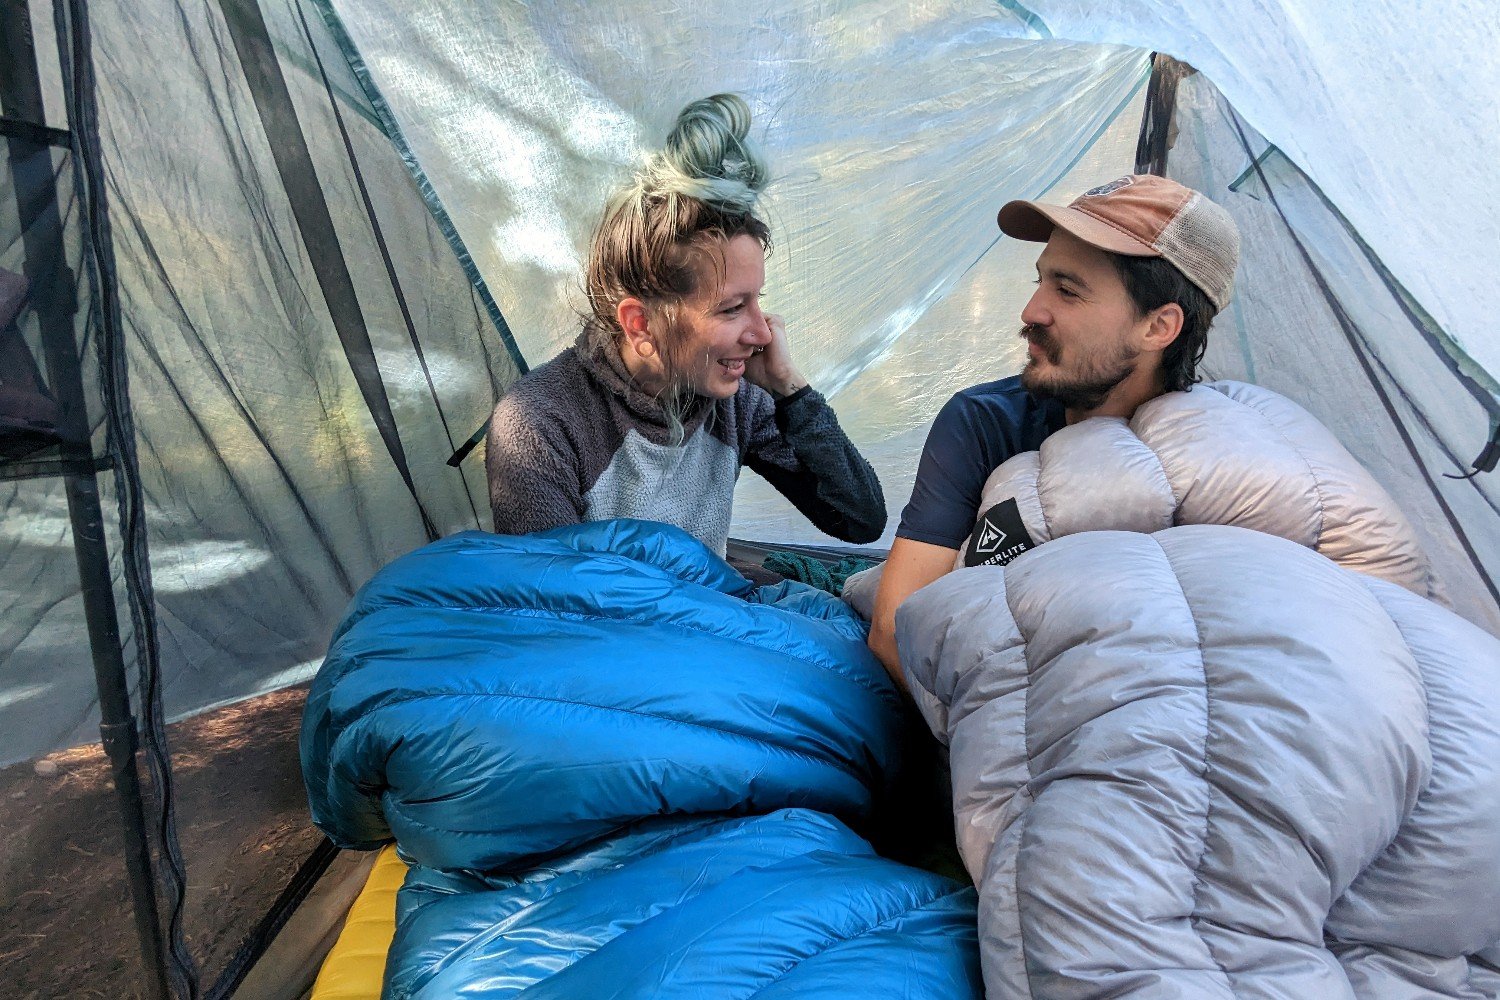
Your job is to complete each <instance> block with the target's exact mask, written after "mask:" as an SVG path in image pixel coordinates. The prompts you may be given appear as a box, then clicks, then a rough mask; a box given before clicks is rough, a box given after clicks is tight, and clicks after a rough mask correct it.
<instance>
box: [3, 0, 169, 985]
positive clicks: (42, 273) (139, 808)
mask: <svg viewBox="0 0 1500 1000" xmlns="http://www.w3.org/2000/svg"><path fill="white" fill-rule="evenodd" d="M0 38H3V39H4V50H3V58H0V108H3V110H4V113H5V115H6V116H7V117H12V118H18V119H21V120H22V121H27V122H31V123H34V124H36V125H45V124H46V119H45V113H44V110H43V106H42V89H41V79H40V75H39V72H38V70H37V60H36V48H35V45H34V42H33V39H32V31H31V15H30V11H29V9H28V0H0ZM7 145H8V147H9V150H8V153H9V164H10V170H11V174H12V176H13V178H14V181H15V197H16V203H17V207H18V209H19V212H20V227H21V232H22V234H23V245H24V248H25V254H26V263H25V272H26V277H27V278H28V279H29V280H30V282H31V293H32V304H33V307H34V309H35V311H36V314H37V318H38V320H39V321H40V324H41V331H42V343H43V347H44V357H45V363H46V367H47V381H48V385H49V387H50V388H51V390H52V392H53V394H54V396H56V398H57V400H58V403H59V406H60V409H61V419H60V421H59V424H60V428H59V429H60V430H61V437H62V438H63V444H62V457H63V459H64V462H63V465H64V467H66V468H68V469H69V471H68V472H67V473H66V474H65V475H64V476H63V481H64V485H65V491H66V495H67V501H68V517H69V520H70V521H71V523H72V528H73V551H74V555H75V557H76V558H77V562H78V579H79V583H80V587H81V590H82V596H83V603H84V609H85V613H86V616H87V621H88V631H89V646H90V649H91V651H92V654H93V665H94V679H95V683H96V685H97V687H98V690H99V710H100V715H101V721H100V725H99V732H100V735H101V737H102V740H103V745H104V751H105V753H106V755H107V756H108V758H109V762H110V770H111V774H112V777H113V779H114V786H115V795H116V803H117V805H118V807H119V811H120V819H121V823H122V826H123V828H124V840H125V868H126V875H127V878H128V880H129V886H130V894H131V899H132V902H133V903H134V911H135V924H136V932H137V935H138V936H139V938H140V946H141V959H142V962H143V963H144V966H145V968H144V970H143V971H144V972H145V976H144V980H145V982H144V983H143V985H144V986H145V989H146V991H147V993H146V995H147V996H148V997H151V998H153V1000H156V998H161V1000H165V998H166V997H167V995H168V994H167V973H166V962H165V955H164V953H163V949H162V935H161V919H160V915H159V912H158V908H157V901H156V888H155V880H154V878H153V877H152V866H151V852H150V845H149V841H148V838H147V833H146V830H147V820H146V810H145V801H144V798H143V796H142V788H141V778H140V772H139V770H138V768H137V762H136V750H137V742H136V722H135V716H134V713H133V712H132V709H131V705H130V691H129V686H128V682H127V680H126V673H125V661H124V656H123V653H122V651H121V646H120V630H119V621H118V618H117V617H116V608H115V599H114V589H113V585H112V583H111V578H110V568H109V549H108V547H107V545H106V542H105V537H104V515H103V510H102V508H101V505H100V502H99V482H98V478H97V476H96V475H95V473H94V471H93V469H94V460H93V455H92V446H91V444H90V435H89V425H88V414H87V411H86V408H85V396H84V392H83V375H82V371H81V368H80V364H79V358H78V344H77V338H76V334H75V332H74V313H75V311H76V309H77V295H76V286H75V282H74V276H73V274H72V272H71V270H70V269H69V268H68V265H67V258H66V253H65V243H64V241H63V225H62V215H61V208H60V206H59V204H58V200H57V186H56V182H55V180H54V176H53V169H52V161H51V157H50V156H43V155H40V154H41V153H42V152H43V150H44V149H45V148H46V147H43V146H39V145H37V144H36V143H35V142H32V141H29V140H25V139H16V138H12V139H9V140H8V141H7Z"/></svg>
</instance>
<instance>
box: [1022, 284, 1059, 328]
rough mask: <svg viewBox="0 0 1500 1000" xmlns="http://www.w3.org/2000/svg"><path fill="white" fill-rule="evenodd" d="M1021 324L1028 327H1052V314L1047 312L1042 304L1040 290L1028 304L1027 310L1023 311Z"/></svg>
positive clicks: (1034, 293)
mask: <svg viewBox="0 0 1500 1000" xmlns="http://www.w3.org/2000/svg"><path fill="white" fill-rule="evenodd" d="M1021 322H1022V323H1023V324H1024V325H1026V326H1051V325H1052V314H1051V313H1050V312H1048V311H1047V308H1046V306H1045V305H1044V304H1043V303H1042V290H1041V289H1040V288H1038V289H1037V290H1036V291H1035V292H1033V293H1032V295H1031V301H1029V302H1027V303H1026V308H1025V309H1022V310H1021Z"/></svg>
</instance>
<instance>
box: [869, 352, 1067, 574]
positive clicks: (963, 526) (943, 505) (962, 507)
mask: <svg viewBox="0 0 1500 1000" xmlns="http://www.w3.org/2000/svg"><path fill="white" fill-rule="evenodd" d="M1064 422H1065V416H1064V412H1063V406H1062V404H1061V403H1059V402H1057V401H1056V400H1039V399H1035V398H1033V397H1032V395H1031V393H1029V392H1027V391H1026V390H1025V389H1023V388H1022V387H1021V377H1020V376H1019V375H1014V376H1012V377H1010V378H1005V379H1001V380H1000V381H998V382H986V383H984V384H983V385H976V386H974V387H973V388H970V389H965V390H964V391H963V392H960V393H958V394H957V395H956V396H954V397H953V398H952V399H950V400H948V402H947V404H946V405H945V406H944V407H943V408H942V410H940V411H939V412H938V415H937V419H936V420H934V421H933V422H932V430H930V431H928V432H927V444H926V445H925V446H923V448H922V461H921V463H920V464H919V465H918V466H917V481H916V483H915V485H913V486H912V491H911V502H910V503H908V504H907V505H906V510H904V511H903V512H902V513H901V526H900V527H899V528H897V529H896V535H897V537H898V538H910V539H912V540H913V541H918V542H928V543H930V544H932V545H941V546H944V547H945V548H950V549H956V548H959V547H960V546H962V545H963V543H964V539H965V538H967V537H969V533H970V532H971V531H973V530H974V519H975V518H976V517H978V516H979V499H980V494H981V493H982V492H983V490H984V481H985V480H986V479H988V478H989V477H990V473H991V472H994V471H995V467H996V466H998V465H999V464H1000V463H1002V462H1004V461H1005V460H1006V459H1008V458H1010V457H1011V456H1012V455H1015V454H1016V453H1018V452H1022V451H1035V450H1036V449H1038V448H1040V447H1041V446H1042V441H1044V440H1045V439H1046V438H1047V436H1048V435H1050V434H1051V433H1052V432H1053V431H1056V430H1058V429H1060V428H1061V427H1062V426H1063V424H1064Z"/></svg>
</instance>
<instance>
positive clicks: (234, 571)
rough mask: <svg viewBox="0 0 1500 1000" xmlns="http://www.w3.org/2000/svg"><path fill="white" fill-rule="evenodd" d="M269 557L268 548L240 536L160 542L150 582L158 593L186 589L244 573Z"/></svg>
mask: <svg viewBox="0 0 1500 1000" xmlns="http://www.w3.org/2000/svg"><path fill="white" fill-rule="evenodd" d="M270 561H271V553H270V552H267V551H266V550H265V549H263V548H260V547H258V546H254V545H251V544H249V543H248V542H245V541H242V540H239V539H235V540H225V541H213V540H210V539H203V540H200V541H195V542H186V543H181V544H177V545H161V546H158V547H157V548H156V550H155V551H154V552H153V553H152V559H151V582H152V585H153V586H154V587H155V588H156V590H157V592H158V593H162V594H180V593H186V592H188V591H192V590H196V589H199V588H202V587H213V586H217V585H219V584H221V583H224V582H226V581H229V580H233V579H236V578H238V577H242V576H246V575H248V574H250V573H253V572H255V571H256V570H257V569H259V568H260V567H262V566H264V565H265V564H266V563H268V562H270Z"/></svg>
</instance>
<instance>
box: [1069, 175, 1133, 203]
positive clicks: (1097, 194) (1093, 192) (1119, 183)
mask: <svg viewBox="0 0 1500 1000" xmlns="http://www.w3.org/2000/svg"><path fill="white" fill-rule="evenodd" d="M1133 183H1135V181H1134V180H1133V179H1132V178H1130V177H1121V178H1119V179H1118V180H1113V181H1110V182H1109V183H1108V184H1100V185H1099V186H1098V187H1096V188H1089V189H1088V190H1087V191H1085V192H1083V194H1081V195H1079V197H1080V198H1103V197H1104V196H1105V195H1107V194H1113V193H1114V192H1116V191H1118V190H1120V188H1122V187H1129V186H1130V185H1131V184H1133Z"/></svg>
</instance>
